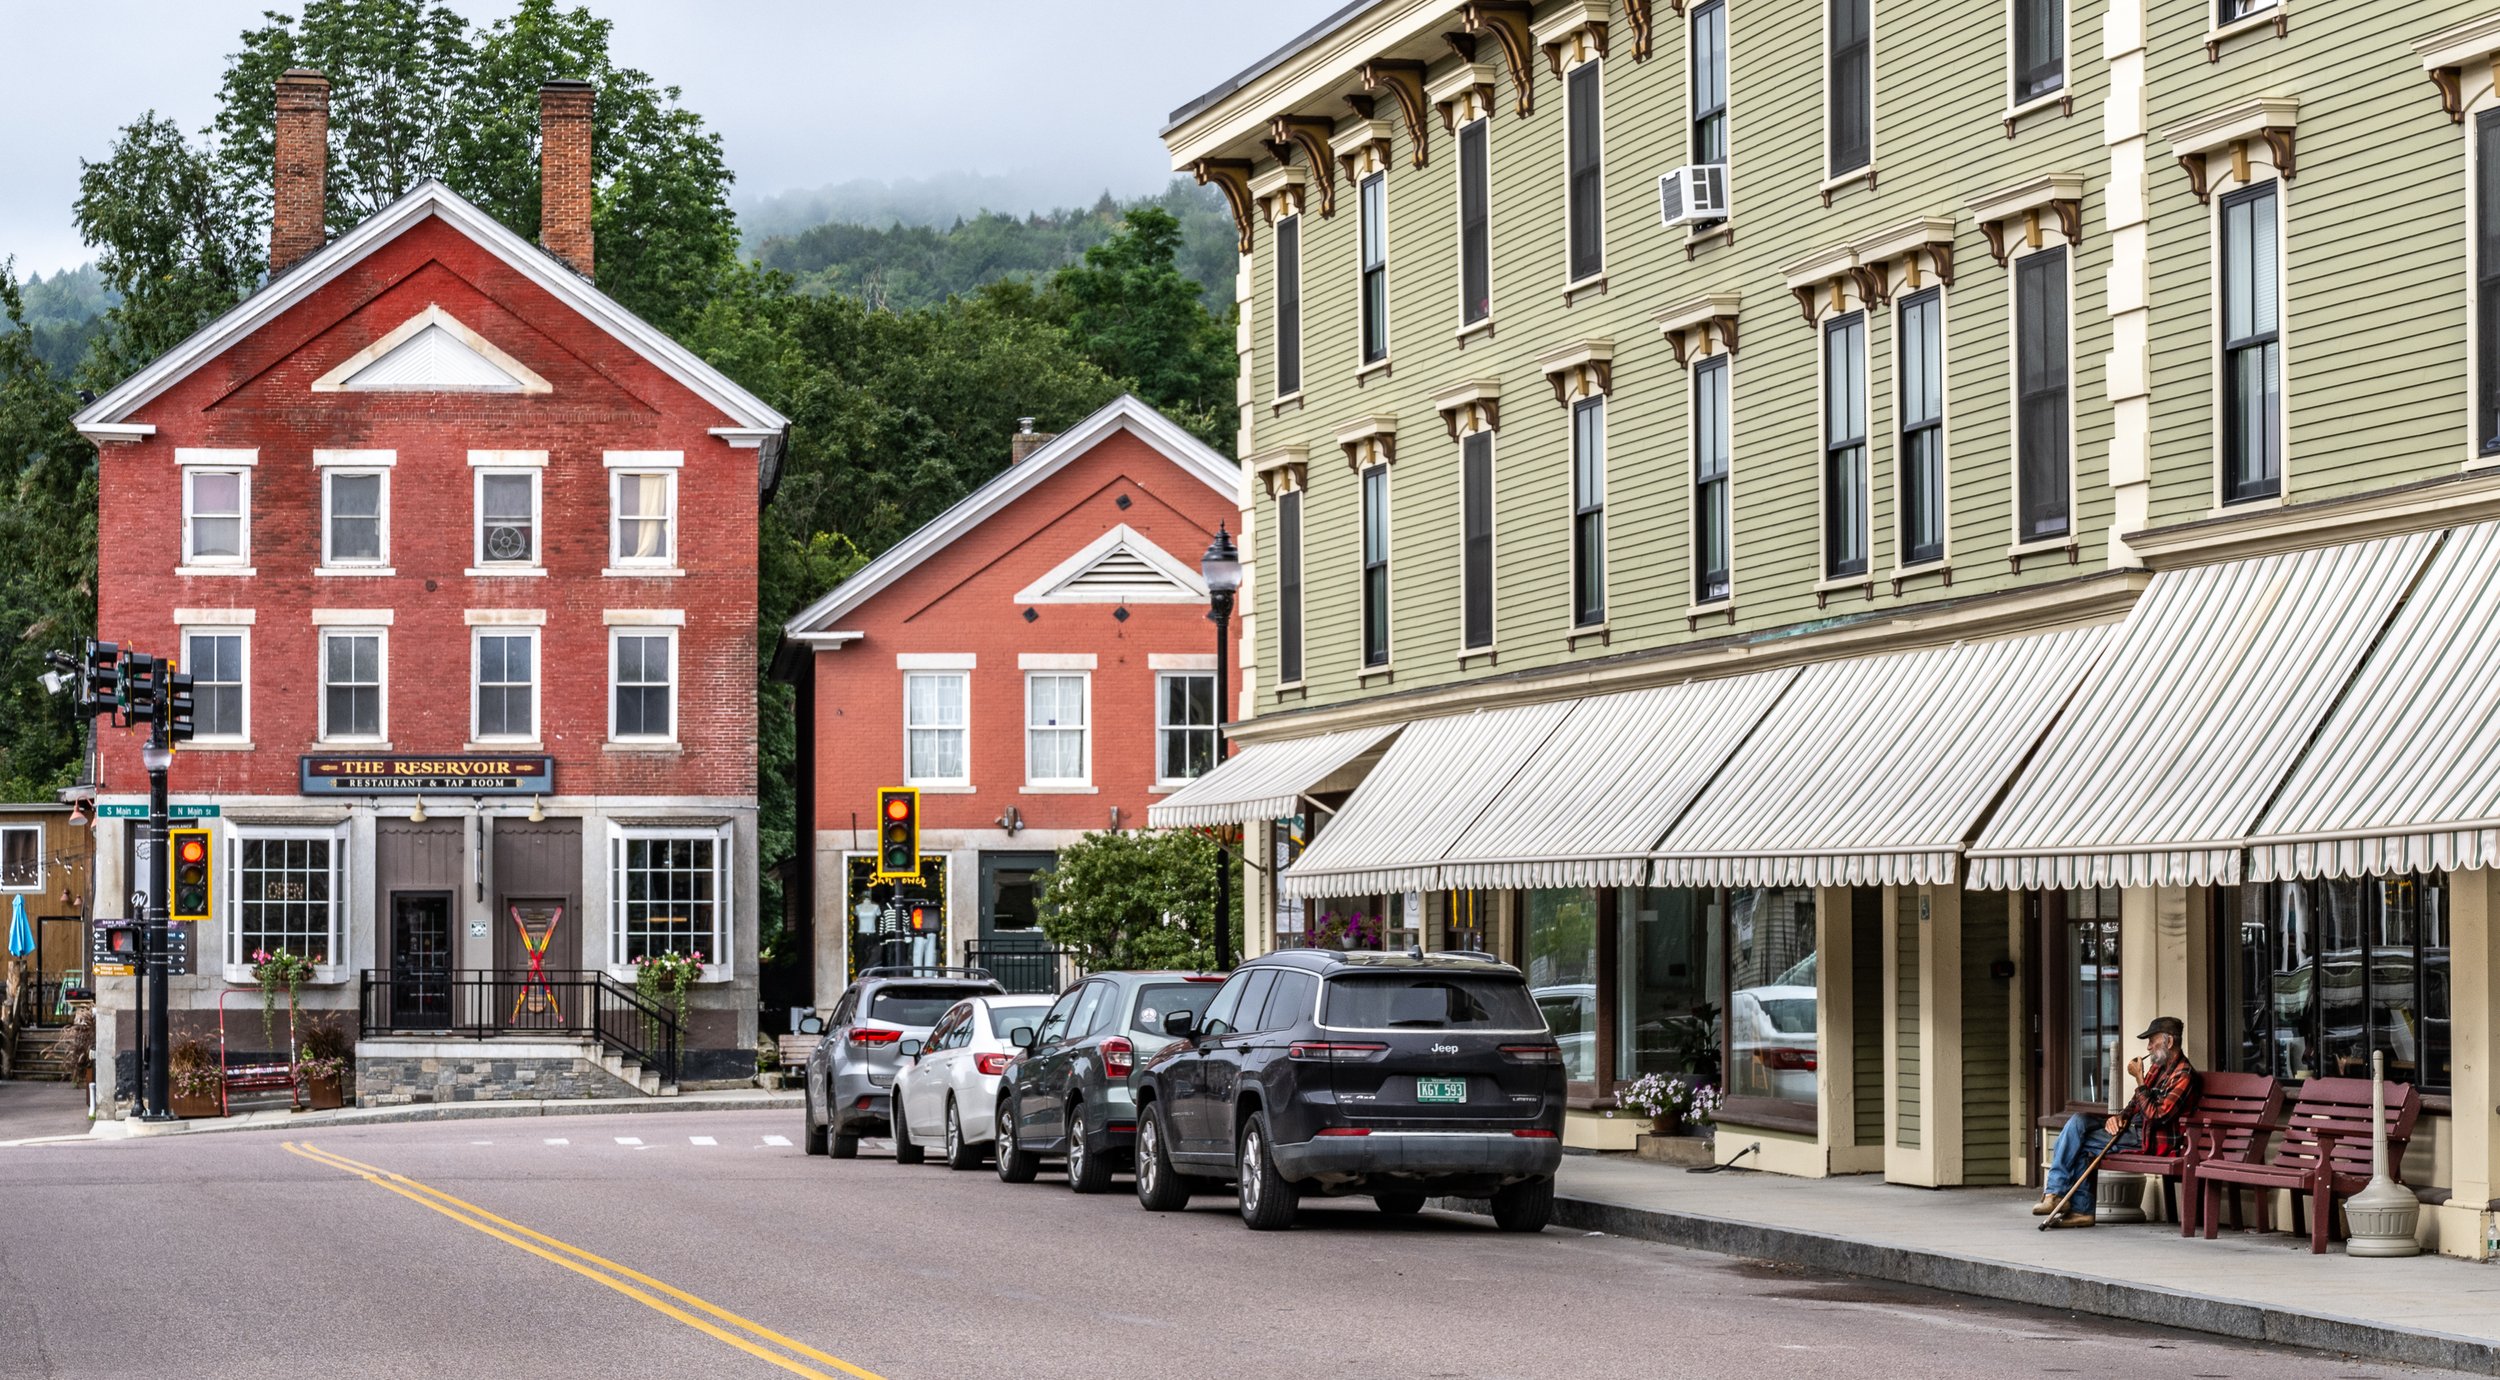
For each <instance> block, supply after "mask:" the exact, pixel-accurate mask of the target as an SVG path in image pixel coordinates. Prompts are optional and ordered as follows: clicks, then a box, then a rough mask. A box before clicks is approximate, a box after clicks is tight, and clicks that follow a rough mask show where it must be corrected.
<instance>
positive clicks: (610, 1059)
mask: <svg viewBox="0 0 2500 1380" xmlns="http://www.w3.org/2000/svg"><path fill="white" fill-rule="evenodd" d="M599 1067H601V1068H603V1069H606V1070H607V1071H608V1072H609V1073H610V1074H611V1075H613V1076H614V1077H616V1078H618V1079H619V1080H621V1081H623V1082H626V1083H630V1084H632V1085H633V1086H634V1087H636V1088H639V1089H640V1090H641V1091H642V1095H643V1096H645V1097H675V1096H676V1095H677V1085H676V1084H674V1083H663V1082H661V1081H660V1075H658V1074H657V1073H653V1072H651V1071H649V1070H647V1069H645V1068H644V1067H643V1066H642V1063H641V1061H639V1060H635V1059H628V1058H626V1057H625V1056H624V1055H622V1054H618V1053H616V1052H615V1051H613V1050H603V1051H601V1053H600V1055H599Z"/></svg>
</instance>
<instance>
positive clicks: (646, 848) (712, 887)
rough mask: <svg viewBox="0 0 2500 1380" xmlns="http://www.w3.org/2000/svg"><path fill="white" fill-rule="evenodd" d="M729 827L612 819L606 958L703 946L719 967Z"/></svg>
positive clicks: (722, 964)
mask: <svg viewBox="0 0 2500 1380" xmlns="http://www.w3.org/2000/svg"><path fill="white" fill-rule="evenodd" d="M730 853H731V850H730V829H729V826H726V825H723V826H721V827H719V828H717V829H658V828H642V827H639V826H627V825H617V826H612V827H611V829H610V833H609V838H608V956H609V957H608V961H609V963H610V964H611V965H613V966H616V967H630V966H632V964H633V963H634V961H635V960H636V959H642V958H650V957H652V956H654V955H657V954H663V953H675V954H701V955H702V956H703V962H704V963H705V965H706V966H707V968H708V969H710V970H711V973H710V974H708V975H719V974H720V972H721V971H722V970H725V969H726V968H727V966H728V964H729V954H730V930H729V922H730V904H729V898H730V894H731V892H730V888H731V884H732V881H733V878H732V877H731V874H730Z"/></svg>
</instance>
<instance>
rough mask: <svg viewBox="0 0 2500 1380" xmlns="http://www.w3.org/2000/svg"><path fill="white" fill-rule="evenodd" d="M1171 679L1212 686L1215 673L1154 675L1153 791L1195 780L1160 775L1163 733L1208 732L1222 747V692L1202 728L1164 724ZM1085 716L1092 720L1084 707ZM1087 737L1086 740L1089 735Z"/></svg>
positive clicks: (1161, 771) (1089, 709)
mask: <svg viewBox="0 0 2500 1380" xmlns="http://www.w3.org/2000/svg"><path fill="white" fill-rule="evenodd" d="M1174 680H1203V681H1206V682H1207V683H1208V684H1210V685H1213V684H1214V682H1215V670H1214V668H1213V667H1209V668H1208V669H1206V670H1203V671H1196V670H1184V671H1157V672H1155V788H1156V789H1157V790H1164V789H1170V788H1173V787H1178V786H1184V785H1187V784H1188V783H1190V782H1191V781H1195V780H1197V778H1196V777H1194V776H1166V775H1164V774H1163V762H1164V752H1163V740H1164V736H1165V735H1166V734H1171V733H1200V732H1208V733H1212V734H1214V735H1215V746H1216V747H1217V748H1218V749H1219V750H1220V749H1221V748H1222V747H1223V733H1224V730H1223V729H1222V728H1221V727H1220V726H1218V722H1217V721H1221V720H1222V719H1223V717H1224V692H1223V691H1222V690H1220V689H1219V690H1217V691H1216V692H1215V695H1214V697H1213V699H1212V700H1210V701H1209V703H1210V705H1211V706H1212V707H1213V709H1214V712H1215V721H1210V722H1209V723H1207V724H1204V725H1199V724H1175V723H1167V722H1165V720H1164V711H1165V710H1166V709H1167V708H1169V707H1170V705H1171V699H1170V697H1169V696H1168V695H1167V694H1166V693H1165V689H1166V686H1165V682H1166V681H1174ZM1086 713H1087V717H1088V719H1090V718H1091V717H1092V709H1091V707H1090V706H1088V708H1087V711H1086ZM1087 728H1088V729H1089V730H1090V729H1091V728H1092V725H1091V724H1090V723H1088V724H1087ZM1088 736H1089V739H1090V736H1091V735H1090V732H1089V735H1088ZM1217 765H1218V764H1217V763H1215V762H1214V761H1212V760H1210V762H1209V764H1208V767H1207V770H1209V771H1213V770H1215V767H1216V766H1217Z"/></svg>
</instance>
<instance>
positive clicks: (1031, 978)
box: [964, 940, 1085, 993]
mask: <svg viewBox="0 0 2500 1380" xmlns="http://www.w3.org/2000/svg"><path fill="white" fill-rule="evenodd" d="M964 962H966V963H969V964H971V965H972V966H973V967H975V968H985V969H987V970H989V975H990V976H991V977H994V978H996V979H998V985H999V986H1001V987H1004V988H1006V989H1007V990H1008V991H1010V992H1035V993H1048V992H1056V991H1058V990H1060V989H1061V988H1063V987H1065V986H1067V985H1068V984H1069V983H1071V982H1074V981H1076V980H1077V979H1078V978H1080V977H1083V976H1084V975H1085V969H1084V966H1083V965H1082V964H1080V963H1078V962H1077V961H1076V950H1074V949H1048V948H1042V947H1040V946H1038V945H1032V944H999V943H994V942H993V943H987V944H984V943H982V942H980V941H979V940H974V941H972V942H970V943H967V944H965V945H964Z"/></svg>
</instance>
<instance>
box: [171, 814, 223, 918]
mask: <svg viewBox="0 0 2500 1380" xmlns="http://www.w3.org/2000/svg"><path fill="white" fill-rule="evenodd" d="M165 841H166V847H168V848H170V849H172V850H173V875H174V895H173V903H172V905H171V906H170V907H169V912H168V913H169V914H170V915H171V917H172V918H173V919H175V920H177V921H186V920H187V921H206V920H207V919H208V918H209V904H210V901H211V900H212V899H213V891H214V885H213V881H212V879H213V878H214V877H215V875H216V867H215V865H214V864H215V860H216V853H215V850H214V849H213V848H212V847H211V845H210V843H209V834H208V831H207V830H206V829H168V830H166V831H165Z"/></svg>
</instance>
